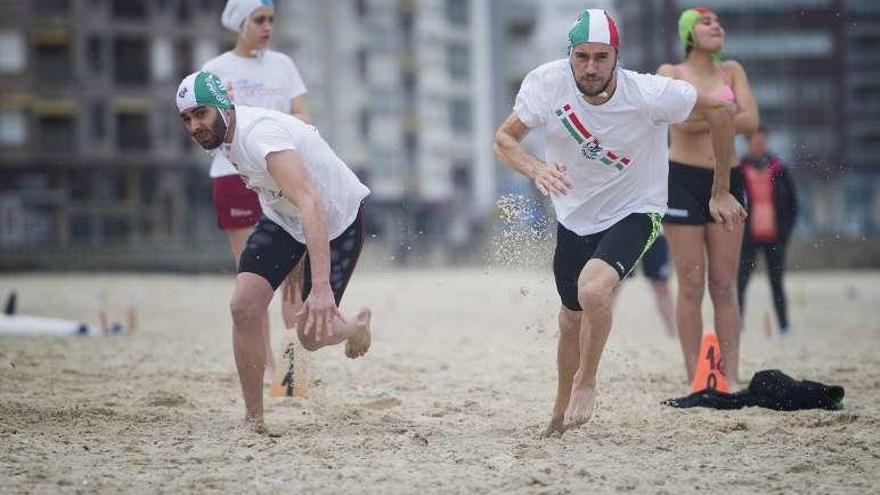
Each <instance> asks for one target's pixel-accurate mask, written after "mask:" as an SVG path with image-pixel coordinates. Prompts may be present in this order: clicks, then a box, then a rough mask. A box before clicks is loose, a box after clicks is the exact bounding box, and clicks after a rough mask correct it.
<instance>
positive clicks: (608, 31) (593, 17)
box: [568, 9, 620, 50]
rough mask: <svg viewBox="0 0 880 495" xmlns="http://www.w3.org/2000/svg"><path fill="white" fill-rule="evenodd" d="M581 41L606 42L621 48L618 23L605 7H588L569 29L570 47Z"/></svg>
mask: <svg viewBox="0 0 880 495" xmlns="http://www.w3.org/2000/svg"><path fill="white" fill-rule="evenodd" d="M581 43H605V44H606V45H611V46H613V47H615V48H620V36H619V35H618V34H617V23H615V22H614V19H612V18H611V16H610V15H608V12H605V11H604V10H603V9H587V10H585V11H584V12H583V13H582V14H581V15H579V16H578V18H577V20H576V21H574V24H572V26H571V29H570V30H569V31H568V49H569V50H571V49H572V48H574V47H575V46H576V45H579V44H581Z"/></svg>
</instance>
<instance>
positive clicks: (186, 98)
mask: <svg viewBox="0 0 880 495" xmlns="http://www.w3.org/2000/svg"><path fill="white" fill-rule="evenodd" d="M202 106H208V107H214V108H225V109H230V108H232V101H231V100H230V99H229V93H227V92H226V88H225V87H224V86H223V83H222V82H221V81H220V78H219V77H217V76H215V75H214V74H211V73H210V72H207V71H203V70H202V71H199V72H194V73H192V74H190V75H188V76H186V77H185V78H184V79H183V81H182V82H181V83H180V86H179V87H178V88H177V110H178V111H180V112H182V111H184V110H188V109H190V108H195V107H202Z"/></svg>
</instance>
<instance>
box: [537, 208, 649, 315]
mask: <svg viewBox="0 0 880 495" xmlns="http://www.w3.org/2000/svg"><path fill="white" fill-rule="evenodd" d="M659 235H660V215H659V214H657V213H633V214H631V215H629V216H627V217H625V218H624V219H623V220H621V221H619V222H617V223H616V224H614V225H612V226H611V227H609V228H608V229H606V230H603V231H602V232H597V233H595V234H589V235H585V236H579V235H577V234H575V233H574V232H572V231H570V230H568V229H567V228H565V227H563V226H562V224H558V225H557V230H556V252H555V254H554V255H553V276H554V277H555V279H556V291H557V292H559V297H560V299H562V304H563V305H565V307H566V308H568V309H570V310H572V311H581V305H580V303H579V302H578V277H579V276H580V274H581V270H583V269H584V266H585V265H586V264H587V261H589V260H590V259H592V258H596V259H600V260H602V261H604V262H606V263H608V264H609V265H611V266H612V267H613V268H614V269H615V270H617V275H618V276H619V277H620V279H621V280H622V279H623V278H624V277H626V275H627V274H628V273H629V272H630V271H632V269H633V267H635V266H636V263H638V262H639V259H641V257H642V255H644V254H645V251H647V250H648V248H649V247H651V244H652V243H653V242H654V240H656V239H657V237H658V236H659Z"/></svg>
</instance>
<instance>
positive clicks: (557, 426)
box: [541, 416, 565, 438]
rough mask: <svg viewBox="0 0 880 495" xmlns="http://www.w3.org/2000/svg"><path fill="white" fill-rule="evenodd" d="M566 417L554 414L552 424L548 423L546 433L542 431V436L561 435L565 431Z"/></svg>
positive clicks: (556, 436)
mask: <svg viewBox="0 0 880 495" xmlns="http://www.w3.org/2000/svg"><path fill="white" fill-rule="evenodd" d="M564 419H565V418H563V417H562V416H554V417H553V418H552V419H551V420H550V424H549V425H547V429H545V430H544V433H541V438H550V437H554V438H559V437H561V436H562V434H563V433H565V425H564Z"/></svg>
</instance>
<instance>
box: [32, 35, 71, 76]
mask: <svg viewBox="0 0 880 495" xmlns="http://www.w3.org/2000/svg"><path fill="white" fill-rule="evenodd" d="M34 56H35V57H34V58H35V61H34V62H35V69H36V74H37V77H38V79H40V80H41V81H46V82H69V81H70V80H71V79H73V64H72V62H71V58H72V57H71V56H70V45H68V44H66V43H60V44H40V45H37V46H36V47H35V48H34Z"/></svg>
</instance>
